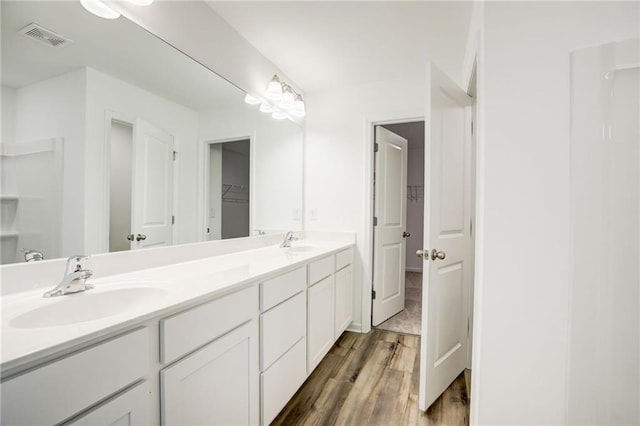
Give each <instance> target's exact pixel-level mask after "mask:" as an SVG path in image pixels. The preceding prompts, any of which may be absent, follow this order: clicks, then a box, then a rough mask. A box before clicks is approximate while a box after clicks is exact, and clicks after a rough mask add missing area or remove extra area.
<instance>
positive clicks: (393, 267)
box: [372, 120, 424, 335]
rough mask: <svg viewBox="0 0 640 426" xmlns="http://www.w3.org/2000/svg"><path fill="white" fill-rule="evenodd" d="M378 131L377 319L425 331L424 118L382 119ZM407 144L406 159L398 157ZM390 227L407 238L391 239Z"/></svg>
mask: <svg viewBox="0 0 640 426" xmlns="http://www.w3.org/2000/svg"><path fill="white" fill-rule="evenodd" d="M380 128H381V129H382V130H379V129H380ZM375 132H376V143H377V144H378V148H377V149H378V150H377V152H375V176H374V198H375V199H374V216H375V217H376V220H377V222H378V223H377V224H376V226H375V227H374V280H375V281H377V282H376V284H377V285H375V288H376V289H380V290H377V291H376V295H375V296H376V297H375V299H374V300H373V307H372V309H373V311H372V319H373V321H372V325H374V326H376V327H377V328H379V329H383V330H389V331H394V332H399V333H408V334H416V335H419V334H420V331H421V323H422V320H421V318H422V263H423V262H422V260H420V259H418V258H417V257H416V256H414V255H413V253H415V252H416V251H417V250H419V249H420V248H421V247H422V235H423V225H424V223H423V217H424V120H419V121H410V122H403V123H394V124H383V125H378V126H376V129H375ZM388 139H391V140H393V141H392V142H391V144H390V145H389V144H388V142H387V140H388ZM402 141H405V142H402ZM405 143H406V148H404V146H405ZM403 149H405V150H406V157H407V158H406V164H400V161H401V159H400V157H398V155H400V154H401V152H402V150H403ZM383 150H384V151H383ZM394 157H395V159H394ZM394 162H396V163H398V164H397V165H394ZM387 205H388V207H387ZM398 227H399V228H398ZM394 228H398V229H397V230H395V229H394ZM400 228H402V229H400ZM389 231H390V233H392V234H394V235H395V236H399V235H402V236H403V237H402V239H400V238H395V239H394V238H391V239H389V238H388V237H386V236H385V233H386V232H389ZM397 231H399V232H397ZM396 240H397V241H396Z"/></svg>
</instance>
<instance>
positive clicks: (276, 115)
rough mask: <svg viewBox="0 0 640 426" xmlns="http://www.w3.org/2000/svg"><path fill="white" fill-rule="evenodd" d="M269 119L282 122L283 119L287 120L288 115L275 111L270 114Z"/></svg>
mask: <svg viewBox="0 0 640 426" xmlns="http://www.w3.org/2000/svg"><path fill="white" fill-rule="evenodd" d="M271 117H273V118H274V119H276V120H284V119H285V118H289V114H287V113H286V112H283V111H280V110H275V111H273V114H271Z"/></svg>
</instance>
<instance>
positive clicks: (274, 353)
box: [260, 292, 307, 370]
mask: <svg viewBox="0 0 640 426" xmlns="http://www.w3.org/2000/svg"><path fill="white" fill-rule="evenodd" d="M306 317H307V304H306V295H305V293H304V292H301V293H299V294H298V295H297V296H295V297H293V298H291V299H289V300H287V301H286V302H284V303H282V304H281V305H278V306H276V307H275V308H273V309H272V310H270V311H269V312H267V313H265V314H263V315H262V316H261V317H260V336H261V339H262V340H261V342H262V345H261V347H262V350H261V354H262V355H261V357H260V359H261V361H260V369H261V370H266V369H267V368H269V366H270V365H271V364H273V362H274V361H275V360H276V359H278V358H279V357H280V356H281V355H282V354H284V353H285V352H286V351H287V350H289V348H291V346H293V345H294V344H295V343H296V342H297V341H298V340H300V338H301V337H304V335H305V334H306V330H307V318H306Z"/></svg>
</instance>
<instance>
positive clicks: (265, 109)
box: [260, 103, 274, 113]
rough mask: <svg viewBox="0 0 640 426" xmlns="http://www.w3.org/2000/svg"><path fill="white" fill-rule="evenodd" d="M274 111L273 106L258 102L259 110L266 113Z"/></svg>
mask: <svg viewBox="0 0 640 426" xmlns="http://www.w3.org/2000/svg"><path fill="white" fill-rule="evenodd" d="M273 111H274V108H273V107H272V106H271V105H269V104H266V103H262V104H260V112H266V113H272V112H273Z"/></svg>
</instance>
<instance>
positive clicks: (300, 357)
mask: <svg viewBox="0 0 640 426" xmlns="http://www.w3.org/2000/svg"><path fill="white" fill-rule="evenodd" d="M305 347H306V341H305V339H304V338H303V339H301V340H300V341H299V342H298V343H296V345H295V346H294V347H293V348H291V349H290V350H289V351H288V352H287V353H286V354H285V355H284V356H283V357H282V358H280V359H279V360H278V361H276V363H275V364H273V365H272V366H271V368H269V369H268V370H267V371H266V372H264V373H263V374H262V375H261V380H260V382H261V387H262V389H261V392H260V394H261V395H262V424H263V425H268V424H269V423H271V421H273V419H275V417H276V416H277V415H278V413H279V412H280V410H282V409H283V408H284V406H285V405H286V404H287V402H288V401H289V400H290V399H291V397H292V396H293V395H294V394H295V393H296V391H297V390H298V388H299V387H300V385H302V383H303V382H304V380H305V379H306V377H307V374H306V365H305V362H306V361H305V357H306V355H305Z"/></svg>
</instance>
